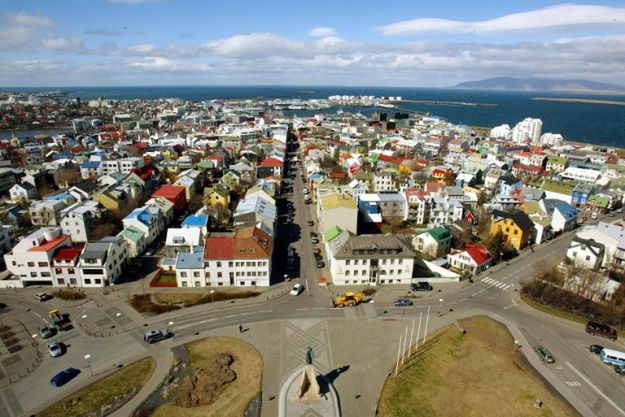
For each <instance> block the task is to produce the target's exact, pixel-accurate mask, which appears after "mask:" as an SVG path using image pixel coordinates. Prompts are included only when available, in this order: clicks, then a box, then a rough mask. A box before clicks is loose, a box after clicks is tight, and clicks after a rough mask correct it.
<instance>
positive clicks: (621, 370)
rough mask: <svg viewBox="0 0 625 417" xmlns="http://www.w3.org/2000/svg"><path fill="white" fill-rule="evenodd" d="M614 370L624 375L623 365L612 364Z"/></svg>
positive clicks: (624, 366)
mask: <svg viewBox="0 0 625 417" xmlns="http://www.w3.org/2000/svg"><path fill="white" fill-rule="evenodd" d="M614 372H616V373H617V374H621V375H625V365H614Z"/></svg>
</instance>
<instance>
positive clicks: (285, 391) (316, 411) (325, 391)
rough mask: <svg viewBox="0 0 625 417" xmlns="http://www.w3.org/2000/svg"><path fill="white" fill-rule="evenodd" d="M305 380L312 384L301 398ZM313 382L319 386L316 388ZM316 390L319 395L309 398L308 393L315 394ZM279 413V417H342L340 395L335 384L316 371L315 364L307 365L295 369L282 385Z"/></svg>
mask: <svg viewBox="0 0 625 417" xmlns="http://www.w3.org/2000/svg"><path fill="white" fill-rule="evenodd" d="M307 368H308V369H307ZM311 373H312V375H311ZM305 380H308V381H309V382H310V383H311V386H310V387H309V388H308V390H307V391H306V393H305V395H304V397H302V398H301V399H300V393H301V388H302V383H303V382H304V381H305ZM313 383H314V384H315V385H316V386H317V389H316V390H315V389H314V388H313V387H312V384H313ZM315 392H317V393H318V395H319V396H317V397H316V398H311V399H307V397H306V394H308V395H313V393H315ZM278 415H279V417H309V416H315V417H316V416H319V417H341V410H340V408H339V397H338V394H337V392H336V389H335V388H334V386H332V385H331V384H329V383H328V382H327V381H326V380H325V378H324V377H323V375H320V374H319V373H318V372H316V371H315V370H314V367H313V366H309V365H307V366H305V367H304V368H299V369H297V370H295V371H294V372H293V373H292V374H291V376H290V377H289V378H288V379H287V380H286V381H285V382H284V385H282V389H281V390H280V404H279V413H278Z"/></svg>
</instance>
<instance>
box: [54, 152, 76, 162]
mask: <svg viewBox="0 0 625 417" xmlns="http://www.w3.org/2000/svg"><path fill="white" fill-rule="evenodd" d="M52 159H54V160H57V159H74V154H73V153H71V152H57V153H55V154H54V155H53V156H52Z"/></svg>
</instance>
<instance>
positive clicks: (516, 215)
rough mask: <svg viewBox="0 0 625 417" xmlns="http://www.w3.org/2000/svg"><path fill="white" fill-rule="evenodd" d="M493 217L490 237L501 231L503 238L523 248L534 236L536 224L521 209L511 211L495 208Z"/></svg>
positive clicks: (514, 245)
mask: <svg viewBox="0 0 625 417" xmlns="http://www.w3.org/2000/svg"><path fill="white" fill-rule="evenodd" d="M492 216H493V219H492V221H491V224H490V232H489V235H490V237H491V238H492V237H495V236H496V235H497V234H498V233H501V234H502V236H503V240H504V242H506V243H509V244H510V245H512V246H513V247H514V248H516V249H523V248H524V247H526V246H527V244H528V243H529V241H530V238H531V236H532V231H533V229H534V225H533V222H532V220H531V219H530V218H529V216H528V215H527V214H526V213H525V212H523V211H521V210H514V211H511V212H508V211H502V210H494V211H493V214H492Z"/></svg>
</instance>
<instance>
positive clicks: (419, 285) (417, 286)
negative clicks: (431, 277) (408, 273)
mask: <svg viewBox="0 0 625 417" xmlns="http://www.w3.org/2000/svg"><path fill="white" fill-rule="evenodd" d="M410 289H411V290H412V291H432V290H433V289H434V287H432V286H431V285H430V283H429V282H415V283H412V284H410Z"/></svg>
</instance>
